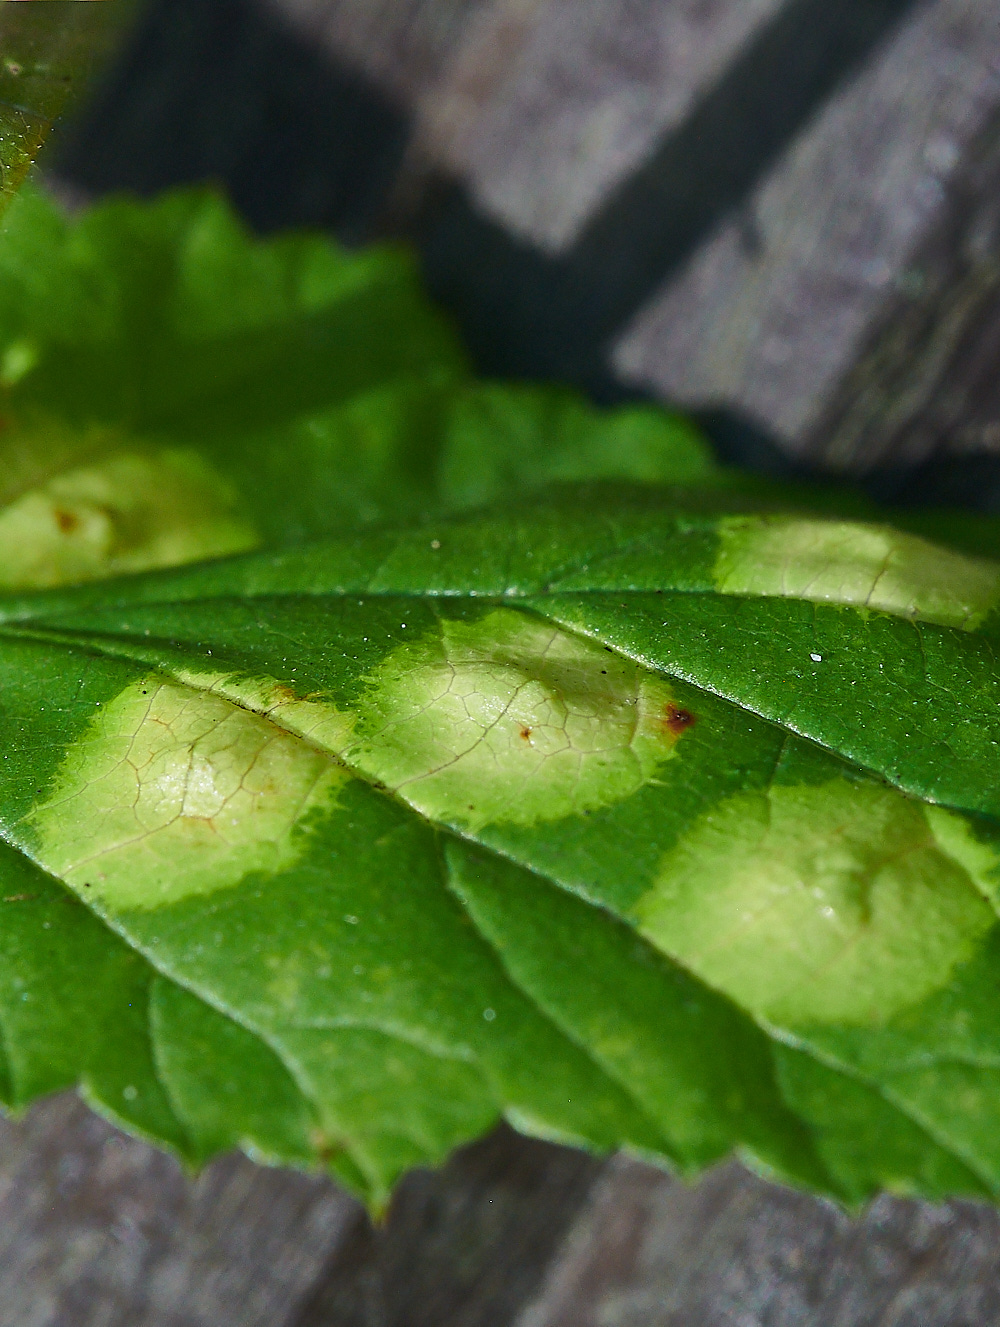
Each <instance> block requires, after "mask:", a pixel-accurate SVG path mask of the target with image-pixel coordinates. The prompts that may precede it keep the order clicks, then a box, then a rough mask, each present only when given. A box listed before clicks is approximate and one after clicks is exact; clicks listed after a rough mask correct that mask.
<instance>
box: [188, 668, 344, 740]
mask: <svg viewBox="0 0 1000 1327" xmlns="http://www.w3.org/2000/svg"><path fill="white" fill-rule="evenodd" d="M173 676H174V677H175V678H176V679H177V681H178V682H182V683H183V684H184V685H185V686H189V687H192V688H194V689H195V690H197V691H206V692H211V694H212V695H215V696H222V697H223V698H224V699H226V700H230V701H232V702H233V703H234V704H236V705H239V706H241V707H242V708H243V709H247V710H251V711H252V712H253V713H254V714H259V715H261V716H262V717H263V718H265V719H269V720H270V721H271V722H272V723H274V724H276V725H277V726H278V727H279V728H282V729H284V731H285V732H288V733H294V734H295V736H297V737H302V738H304V739H305V740H306V741H308V742H309V743H310V744H311V745H312V746H315V747H319V748H320V749H321V750H323V751H328V752H330V753H331V754H333V755H337V756H340V755H342V754H343V752H344V750H345V748H346V747H347V744H348V741H349V739H350V736H351V734H352V732H353V731H354V725H355V722H356V716H355V715H353V714H347V713H345V712H343V711H342V710H338V709H337V708H336V707H335V706H334V705H331V704H330V702H329V701H328V700H325V699H323V698H322V697H321V696H300V695H299V694H298V692H296V691H295V689H294V688H293V687H291V686H289V685H288V683H287V682H281V681H279V680H278V679H277V678H274V677H267V676H262V677H246V676H243V675H241V674H239V673H200V672H196V671H195V670H193V669H178V670H177V671H176V672H174V674H173Z"/></svg>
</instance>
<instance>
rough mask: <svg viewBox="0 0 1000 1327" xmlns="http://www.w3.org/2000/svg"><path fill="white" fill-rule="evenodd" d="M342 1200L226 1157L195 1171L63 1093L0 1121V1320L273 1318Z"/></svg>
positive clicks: (288, 1315) (314, 1185)
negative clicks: (15, 1117) (194, 1173)
mask: <svg viewBox="0 0 1000 1327" xmlns="http://www.w3.org/2000/svg"><path fill="white" fill-rule="evenodd" d="M356 1213H357V1206H356V1204H355V1203H354V1202H353V1201H352V1200H351V1199H350V1198H348V1197H346V1196H345V1195H344V1194H343V1193H341V1192H340V1191H339V1190H338V1189H336V1188H335V1187H334V1186H333V1184H331V1183H330V1182H329V1181H328V1180H326V1179H322V1178H318V1177H310V1176H306V1175H299V1174H294V1173H292V1172H289V1171H276V1170H265V1169H262V1168H260V1167H258V1166H255V1165H253V1164H251V1162H249V1161H247V1160H246V1159H245V1158H243V1157H239V1156H226V1157H222V1158H220V1159H219V1160H218V1161H216V1162H214V1163H213V1164H212V1165H211V1166H209V1167H207V1168H206V1170H205V1171H204V1172H203V1173H202V1174H201V1175H199V1176H198V1177H197V1178H195V1177H192V1176H189V1175H187V1174H185V1173H184V1171H183V1170H182V1169H181V1167H180V1166H179V1165H178V1164H177V1162H176V1161H175V1160H174V1159H173V1158H172V1157H169V1156H167V1155H166V1154H164V1153H162V1152H159V1151H157V1150H155V1149H154V1148H151V1147H149V1146H147V1145H146V1144H145V1143H142V1142H139V1141H138V1140H136V1139H134V1138H128V1137H126V1136H125V1135H124V1134H122V1133H120V1132H119V1131H118V1130H117V1129H113V1128H112V1127H111V1126H110V1125H108V1124H107V1123H105V1122H104V1121H103V1120H101V1119H99V1118H98V1117H97V1116H96V1115H94V1114H92V1113H91V1112H90V1111H89V1110H87V1109H86V1108H85V1107H84V1106H83V1105H82V1104H81V1103H80V1102H79V1100H78V1099H77V1098H76V1097H75V1096H73V1095H71V1094H67V1095H65V1096H60V1097H55V1098H51V1099H49V1100H47V1101H44V1102H42V1103H40V1104H39V1105H38V1106H36V1107H35V1108H34V1109H33V1110H32V1111H30V1112H29V1113H28V1115H27V1116H25V1117H24V1119H22V1120H19V1121H12V1120H5V1119H0V1323H3V1324H4V1327H138V1325H139V1324H141V1325H142V1327H283V1324H286V1323H291V1322H292V1320H293V1317H294V1315H295V1313H296V1311H297V1306H298V1305H299V1304H300V1302H301V1301H302V1299H303V1298H304V1296H305V1295H306V1293H307V1292H308V1291H309V1289H310V1287H311V1286H312V1284H313V1283H314V1281H315V1278H316V1276H317V1275H318V1273H319V1272H320V1270H321V1268H322V1267H323V1266H324V1265H325V1264H326V1262H327V1261H328V1259H329V1257H330V1254H331V1251H332V1249H333V1248H334V1247H335V1246H336V1245H337V1244H338V1242H339V1241H340V1240H341V1239H342V1238H343V1236H344V1235H345V1233H346V1231H347V1230H348V1229H349V1226H350V1223H351V1221H352V1220H353V1219H354V1218H355V1217H356Z"/></svg>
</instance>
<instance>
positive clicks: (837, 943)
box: [636, 780, 996, 1027]
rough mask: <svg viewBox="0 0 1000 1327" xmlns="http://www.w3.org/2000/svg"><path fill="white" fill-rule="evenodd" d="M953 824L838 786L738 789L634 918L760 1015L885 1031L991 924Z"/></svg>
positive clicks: (670, 865) (685, 844)
mask: <svg viewBox="0 0 1000 1327" xmlns="http://www.w3.org/2000/svg"><path fill="white" fill-rule="evenodd" d="M955 821H957V818H956V817H954V815H953V814H952V813H949V812H943V811H940V810H939V809H937V808H927V807H924V806H923V805H921V803H919V802H915V801H913V800H911V799H909V798H906V797H904V796H903V795H902V794H901V793H897V792H895V791H894V790H892V789H889V788H882V787H879V786H876V785H872V786H858V785H855V784H852V783H849V782H847V781H846V780H838V781H836V782H833V783H829V784H826V785H823V786H821V787H779V788H773V789H772V790H771V791H770V793H747V794H741V795H739V796H736V797H733V798H730V799H729V800H727V801H725V802H723V803H721V804H720V805H719V806H717V807H715V808H714V809H713V810H712V811H710V812H708V813H707V814H706V815H704V816H703V817H702V818H701V819H700V820H699V821H697V822H696V823H695V824H694V825H693V826H692V828H691V829H690V830H689V831H688V833H687V834H686V835H685V837H684V838H683V839H682V840H681V842H680V843H679V844H678V845H677V847H676V848H674V849H673V850H672V851H671V852H669V853H668V854H667V855H666V857H665V859H664V861H663V863H662V866H661V869H660V873H659V877H658V880H657V883H656V885H655V886H654V887H653V889H652V890H650V892H649V893H648V894H647V895H646V896H645V897H644V898H643V899H642V900H641V902H640V904H639V906H638V907H637V909H636V914H637V918H638V920H639V923H640V926H641V929H642V930H643V932H644V933H645V934H646V936H647V937H648V938H649V939H650V940H651V941H652V942H653V944H655V945H656V946H657V947H659V948H660V949H661V950H663V951H664V952H666V953H668V954H670V955H671V956H672V957H673V958H675V959H677V960H678V961H679V962H680V963H682V964H684V965H685V966H686V967H688V968H689V969H690V970H691V971H692V972H694V973H696V974H697V975H698V976H699V977H701V978H702V979H703V980H704V981H706V982H708V983H709V985H712V986H715V987H717V988H718V989H719V990H722V991H724V992H726V993H727V994H728V995H730V996H732V997H733V998H734V999H735V1000H736V1001H738V1003H740V1004H742V1005H743V1006H744V1007H745V1008H747V1009H749V1010H751V1011H752V1012H753V1013H754V1014H756V1015H758V1016H760V1017H762V1018H764V1019H768V1020H771V1021H774V1022H776V1023H779V1024H783V1025H785V1026H791V1027H802V1026H803V1025H807V1024H809V1023H826V1022H835V1023H849V1024H850V1023H853V1024H871V1023H878V1022H882V1021H884V1020H886V1019H888V1018H890V1017H891V1016H892V1015H893V1014H894V1013H896V1012H897V1011H898V1010H900V1009H902V1008H904V1007H906V1006H908V1005H913V1004H917V1003H919V1002H920V1001H921V1000H922V999H924V998H925V997H926V996H928V995H929V994H931V993H932V992H933V991H935V990H938V989H939V988H940V987H942V986H944V985H945V983H946V982H947V981H948V979H949V978H950V976H951V974H952V972H953V970H954V969H955V967H956V966H957V965H958V964H959V963H961V962H963V961H964V960H965V959H967V958H969V957H970V956H971V955H972V954H973V952H974V951H975V948H976V946H977V944H978V942H979V941H980V940H981V938H982V937H983V936H984V935H985V933H986V932H987V931H988V930H989V929H990V928H991V927H992V926H993V925H994V924H995V920H996V917H995V914H994V912H993V911H992V909H991V908H990V907H989V905H988V904H987V902H986V901H985V899H984V897H983V893H982V888H981V884H980V881H979V879H978V878H977V877H978V875H980V874H981V873H982V871H983V870H984V869H985V868H986V866H987V865H988V863H987V861H986V854H987V851H988V850H986V849H982V848H981V846H980V845H975V850H973V849H972V848H970V846H969V843H968V841H967V840H966V838H965V836H964V835H963V831H962V828H961V827H960V826H959V825H957V823H953V822H955ZM956 848H959V849H961V850H962V851H956ZM977 854H978V855H977ZM973 858H975V860H973ZM995 865H996V862H995V858H994V860H993V866H994V868H995ZM973 868H974V872H975V873H973Z"/></svg>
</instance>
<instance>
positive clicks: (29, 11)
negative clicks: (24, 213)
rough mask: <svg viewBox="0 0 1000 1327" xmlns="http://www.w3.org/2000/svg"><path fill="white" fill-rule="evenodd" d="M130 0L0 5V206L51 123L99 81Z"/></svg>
mask: <svg viewBox="0 0 1000 1327" xmlns="http://www.w3.org/2000/svg"><path fill="white" fill-rule="evenodd" d="M134 9H135V5H134V3H133V0H91V2H90V3H87V4H83V3H79V0H42V3H39V0H34V2H33V3H24V2H23V0H22V2H21V3H13V2H12V0H4V3H3V4H2V6H0V49H2V57H0V209H2V208H3V207H5V206H6V205H7V204H8V203H9V202H10V200H11V198H12V197H13V196H14V194H15V193H16V192H17V190H18V188H19V186H20V184H21V183H22V181H23V180H24V177H25V176H26V175H27V173H28V171H29V170H30V169H31V166H32V164H33V163H34V161H35V159H36V157H37V156H38V153H39V151H40V150H41V148H42V145H43V144H44V142H45V140H46V139H47V138H48V136H49V133H50V132H51V130H52V127H53V125H54V124H55V123H56V122H57V121H58V120H59V118H60V117H61V116H62V114H63V113H64V111H65V110H66V108H67V105H69V104H71V103H72V102H73V101H74V100H75V98H76V97H77V96H78V95H79V93H80V92H81V90H83V89H85V88H86V87H87V86H88V85H89V84H90V83H91V82H92V81H93V79H94V77H95V75H96V74H98V73H99V72H100V70H101V68H102V67H103V65H104V64H105V63H106V61H107V59H108V56H109V55H110V53H111V51H113V49H114V47H115V44H116V42H117V41H118V40H119V39H120V37H121V33H122V31H123V30H124V29H125V28H126V27H127V26H128V24H129V22H130V20H131V18H132V15H133V11H134Z"/></svg>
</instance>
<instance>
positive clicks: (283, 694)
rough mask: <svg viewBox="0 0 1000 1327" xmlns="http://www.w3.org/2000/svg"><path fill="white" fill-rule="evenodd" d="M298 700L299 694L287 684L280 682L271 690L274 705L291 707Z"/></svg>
mask: <svg viewBox="0 0 1000 1327" xmlns="http://www.w3.org/2000/svg"><path fill="white" fill-rule="evenodd" d="M298 699H299V697H298V695H297V693H296V692H295V691H294V690H293V689H292V687H290V686H288V685H287V684H286V683H285V682H279V683H278V684H277V686H275V687H272V689H271V702H272V704H274V705H290V704H292V702H293V701H296V700H298Z"/></svg>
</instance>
